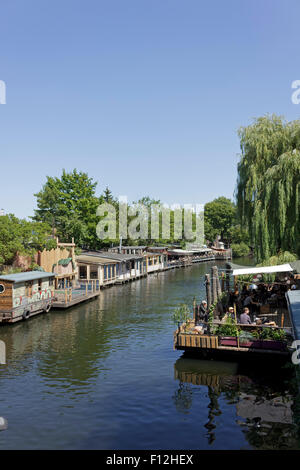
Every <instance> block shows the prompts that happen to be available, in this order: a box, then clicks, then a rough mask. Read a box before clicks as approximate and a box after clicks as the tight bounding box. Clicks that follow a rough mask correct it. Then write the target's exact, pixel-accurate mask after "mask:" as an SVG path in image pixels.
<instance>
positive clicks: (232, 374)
mask: <svg viewBox="0 0 300 470" xmlns="http://www.w3.org/2000/svg"><path fill="white" fill-rule="evenodd" d="M210 267H211V264H210V263H206V264H196V265H194V266H192V267H188V268H185V269H175V270H171V271H168V272H163V273H160V274H159V275H152V276H148V278H146V279H141V280H140V281H136V282H133V283H130V284H126V285H124V286H115V287H111V288H108V289H106V290H103V291H101V295H100V297H99V298H98V299H97V300H93V301H91V302H89V303H86V304H83V305H81V306H77V307H75V308H72V309H71V310H68V311H51V312H50V313H49V314H45V315H40V316H37V317H35V318H33V319H30V320H28V321H26V322H20V323H17V324H15V325H11V326H5V327H1V329H0V339H1V340H3V341H5V343H6V347H7V365H1V366H0V396H1V400H0V416H3V417H5V418H6V419H7V420H8V429H7V430H5V431H2V432H0V449H296V448H298V446H299V441H298V434H297V426H296V424H295V404H296V398H295V396H296V391H295V390H296V387H295V384H294V381H293V376H292V375H291V373H290V372H289V369H287V370H282V369H280V368H279V367H276V364H273V367H270V366H267V367H262V366H261V365H260V364H255V363H254V364H252V365H242V364H239V363H237V362H228V361H226V362H225V361H223V362H221V361H220V362H216V361H211V360H199V359H195V358H188V357H185V356H184V355H183V353H182V352H180V351H174V350H173V330H174V324H173V320H172V313H173V311H174V308H175V307H176V306H177V305H178V304H179V303H182V302H184V303H187V304H189V305H190V306H192V303H193V298H194V296H195V297H196V298H197V301H198V302H199V301H200V300H202V299H203V298H204V295H205V286H204V274H205V273H206V272H209V271H210ZM220 267H222V264H220Z"/></svg>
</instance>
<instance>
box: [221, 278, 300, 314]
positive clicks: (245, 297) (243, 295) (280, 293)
mask: <svg viewBox="0 0 300 470" xmlns="http://www.w3.org/2000/svg"><path fill="white" fill-rule="evenodd" d="M297 288H298V286H297V284H296V283H295V282H294V281H293V279H290V278H288V279H287V280H286V281H285V282H278V283H273V284H270V285H268V284H264V283H259V284H251V285H250V287H249V288H248V287H247V285H246V284H244V286H243V288H242V290H241V292H239V290H238V289H236V290H235V291H231V292H230V296H229V304H230V305H234V304H235V305H236V307H237V311H238V313H240V314H241V313H244V312H243V310H244V308H245V307H247V308H248V309H249V313H250V314H255V313H257V312H259V310H260V307H261V306H262V305H266V304H269V305H272V306H275V307H283V308H284V307H286V299H285V293H286V292H287V291H288V290H289V289H297Z"/></svg>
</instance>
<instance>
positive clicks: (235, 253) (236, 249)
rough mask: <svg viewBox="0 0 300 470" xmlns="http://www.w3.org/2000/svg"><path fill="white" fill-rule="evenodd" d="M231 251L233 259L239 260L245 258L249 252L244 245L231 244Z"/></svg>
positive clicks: (247, 247)
mask: <svg viewBox="0 0 300 470" xmlns="http://www.w3.org/2000/svg"><path fill="white" fill-rule="evenodd" d="M231 249H232V257H233V258H240V257H241V256H247V255H248V254H249V252H250V248H249V246H248V245H246V243H244V242H241V243H233V244H232V245H231Z"/></svg>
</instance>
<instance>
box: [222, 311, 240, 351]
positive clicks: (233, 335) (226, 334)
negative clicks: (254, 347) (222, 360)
mask: <svg viewBox="0 0 300 470" xmlns="http://www.w3.org/2000/svg"><path fill="white" fill-rule="evenodd" d="M217 335H218V336H219V339H220V344H221V345H222V346H236V347H237V346H238V341H237V339H238V337H239V335H240V329H239V328H238V326H237V325H236V324H235V322H234V320H233V319H232V318H230V317H229V318H227V319H226V322H225V323H224V324H223V325H220V326H219V327H218V330H217Z"/></svg>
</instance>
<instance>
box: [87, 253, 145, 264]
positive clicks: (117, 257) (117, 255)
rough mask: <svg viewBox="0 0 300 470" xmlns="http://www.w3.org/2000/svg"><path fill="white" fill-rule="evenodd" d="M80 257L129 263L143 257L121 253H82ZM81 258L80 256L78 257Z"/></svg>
mask: <svg viewBox="0 0 300 470" xmlns="http://www.w3.org/2000/svg"><path fill="white" fill-rule="evenodd" d="M82 255H86V256H96V257H98V258H108V259H111V260H115V261H119V262H120V261H130V260H132V259H133V260H134V259H141V258H143V255H130V254H129V255H128V254H126V255H124V254H123V253H113V252H111V251H110V252H108V251H84V252H83V253H82ZM80 256H81V255H80Z"/></svg>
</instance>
